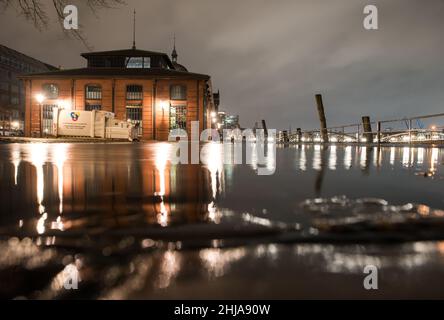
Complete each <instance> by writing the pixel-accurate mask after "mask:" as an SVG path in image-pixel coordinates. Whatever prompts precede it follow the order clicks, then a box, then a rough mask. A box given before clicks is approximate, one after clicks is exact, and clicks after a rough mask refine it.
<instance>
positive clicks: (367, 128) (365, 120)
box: [362, 116, 373, 143]
mask: <svg viewBox="0 0 444 320" xmlns="http://www.w3.org/2000/svg"><path fill="white" fill-rule="evenodd" d="M362 128H363V136H364V137H365V139H366V142H367V143H372V142H373V132H372V124H371V123H370V117H369V116H364V117H362Z"/></svg>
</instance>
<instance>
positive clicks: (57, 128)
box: [53, 108, 138, 141]
mask: <svg viewBox="0 0 444 320" xmlns="http://www.w3.org/2000/svg"><path fill="white" fill-rule="evenodd" d="M53 134H54V135H55V136H56V137H58V136H65V137H66V136H69V137H91V138H104V139H125V140H126V139H127V140H129V141H133V140H137V139H138V136H137V129H136V128H135V127H134V125H133V124H132V123H130V122H127V121H122V120H117V119H115V118H114V113H112V112H107V111H98V110H92V111H84V110H65V109H58V108H54V110H53Z"/></svg>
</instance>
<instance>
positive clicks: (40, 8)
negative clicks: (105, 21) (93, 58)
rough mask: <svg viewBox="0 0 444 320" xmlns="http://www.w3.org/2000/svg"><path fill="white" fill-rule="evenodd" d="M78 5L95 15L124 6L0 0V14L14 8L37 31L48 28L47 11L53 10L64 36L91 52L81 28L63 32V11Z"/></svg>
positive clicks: (114, 1) (108, 1)
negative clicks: (71, 38) (100, 10)
mask: <svg viewBox="0 0 444 320" xmlns="http://www.w3.org/2000/svg"><path fill="white" fill-rule="evenodd" d="M76 2H77V3H80V4H82V5H85V4H86V6H87V7H88V8H89V9H90V10H91V11H92V12H93V13H94V14H95V15H96V14H97V11H98V10H99V9H102V8H115V7H116V6H118V5H124V4H125V1H124V0H69V3H68V1H67V0H0V12H5V11H6V10H8V9H10V8H14V9H15V10H16V11H17V12H18V14H19V15H21V16H23V17H24V18H25V19H26V20H28V21H30V22H31V23H32V24H33V25H34V26H35V27H36V28H37V29H38V30H40V31H41V30H43V29H45V28H47V27H48V24H49V16H48V10H54V11H55V16H56V20H57V22H58V23H59V25H60V27H61V29H62V31H63V32H64V33H65V35H67V36H68V37H69V36H72V37H74V38H75V39H78V40H80V41H82V43H83V44H84V45H85V46H86V47H87V48H88V50H91V46H90V45H89V44H88V41H87V39H86V37H85V36H84V34H83V32H82V26H81V25H80V26H79V29H71V30H65V29H64V28H63V19H64V18H65V16H64V14H63V9H64V8H65V6H66V5H68V4H74V5H75V4H76Z"/></svg>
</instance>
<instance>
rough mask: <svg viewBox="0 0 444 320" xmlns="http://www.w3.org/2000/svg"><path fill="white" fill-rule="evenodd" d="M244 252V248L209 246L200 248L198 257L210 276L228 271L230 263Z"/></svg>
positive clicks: (240, 257)
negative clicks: (222, 248) (208, 247)
mask: <svg viewBox="0 0 444 320" xmlns="http://www.w3.org/2000/svg"><path fill="white" fill-rule="evenodd" d="M246 254H247V250H246V249H245V248H235V249H224V250H221V249H217V248H216V249H215V248H210V249H202V250H201V251H200V252H199V257H200V259H201V260H202V263H203V265H204V266H205V268H206V269H207V272H208V273H209V275H210V276H213V277H221V276H223V275H224V274H225V273H226V272H227V271H228V269H229V267H230V265H231V264H232V263H234V262H236V261H238V260H241V259H242V258H243V257H245V255H246Z"/></svg>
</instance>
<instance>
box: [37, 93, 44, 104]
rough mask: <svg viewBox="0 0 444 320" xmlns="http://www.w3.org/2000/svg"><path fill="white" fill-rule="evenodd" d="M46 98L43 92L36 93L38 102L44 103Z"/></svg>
mask: <svg viewBox="0 0 444 320" xmlns="http://www.w3.org/2000/svg"><path fill="white" fill-rule="evenodd" d="M45 99H46V98H45V96H44V95H43V94H41V93H37V94H36V95H35V100H37V102H38V103H40V104H42V103H43V101H45Z"/></svg>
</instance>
